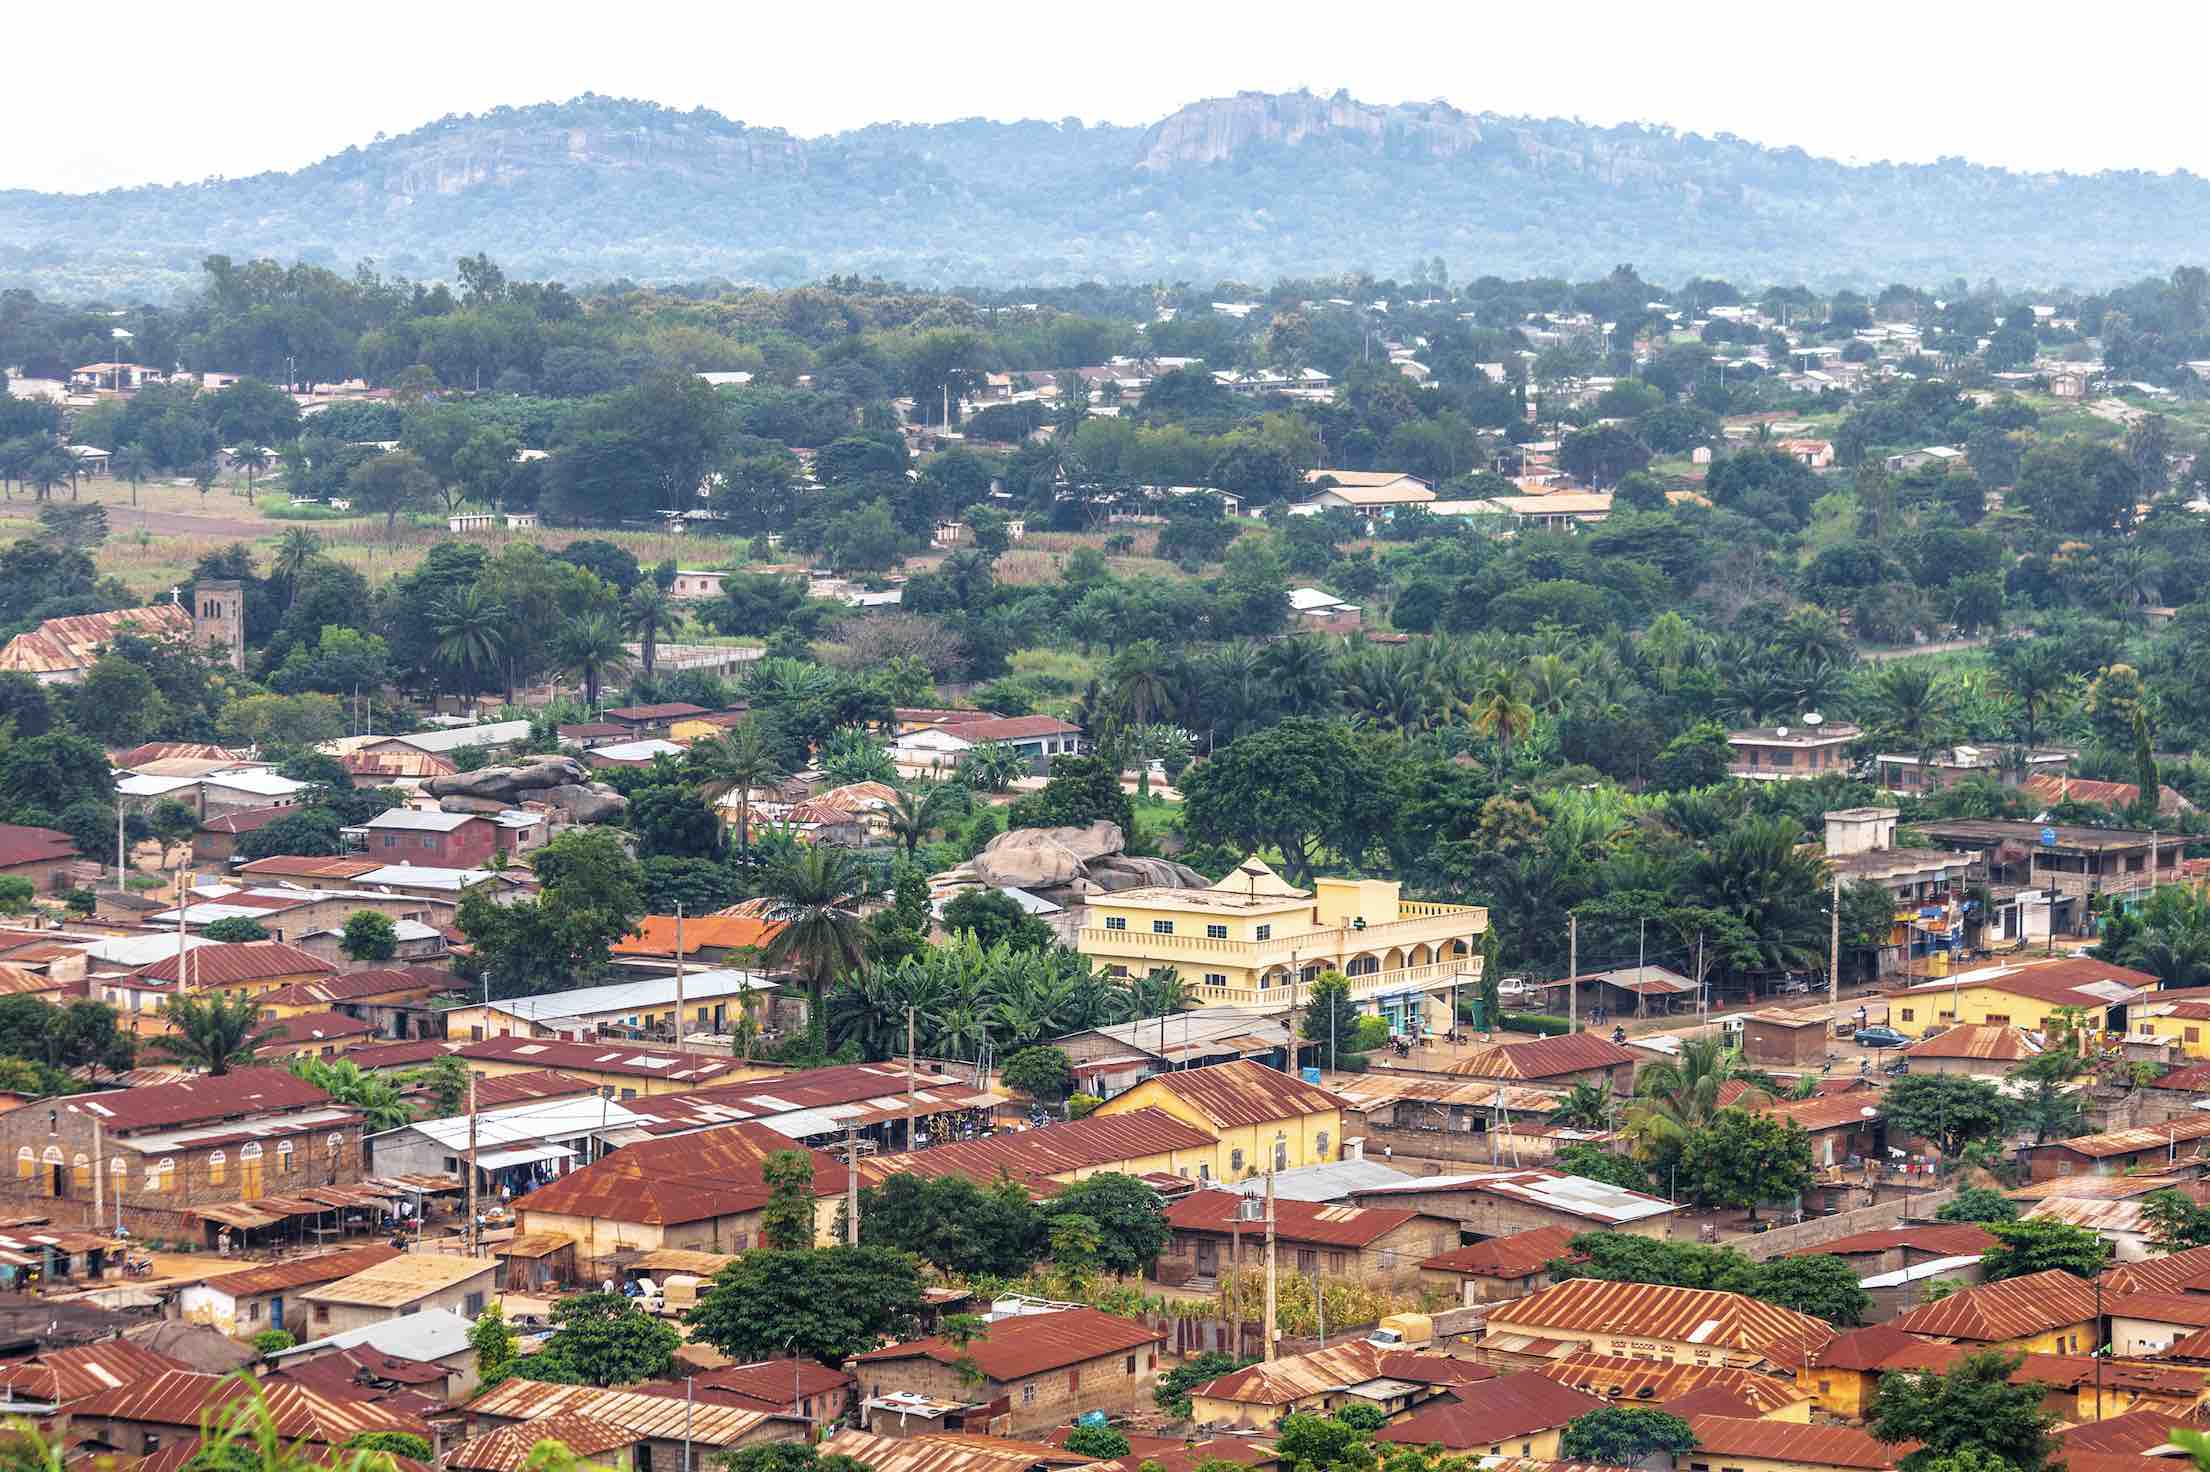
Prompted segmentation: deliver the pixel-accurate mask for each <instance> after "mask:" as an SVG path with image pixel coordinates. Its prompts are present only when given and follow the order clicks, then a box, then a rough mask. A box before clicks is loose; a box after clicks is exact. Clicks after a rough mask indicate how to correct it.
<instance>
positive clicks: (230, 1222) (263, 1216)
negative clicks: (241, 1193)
mask: <svg viewBox="0 0 2210 1472" xmlns="http://www.w3.org/2000/svg"><path fill="white" fill-rule="evenodd" d="M192 1215H194V1216H198V1217H205V1218H206V1219H207V1220H209V1221H211V1222H221V1223H222V1224H223V1225H224V1226H226V1227H239V1228H247V1227H273V1226H275V1225H276V1224H277V1223H278V1222H280V1221H282V1220H284V1218H283V1217H282V1216H281V1215H276V1214H272V1213H270V1212H266V1211H260V1210H257V1209H256V1208H254V1207H251V1206H248V1205H247V1204H246V1203H245V1202H243V1201H225V1202H223V1203H222V1204H221V1205H219V1206H195V1207H193V1208H192Z"/></svg>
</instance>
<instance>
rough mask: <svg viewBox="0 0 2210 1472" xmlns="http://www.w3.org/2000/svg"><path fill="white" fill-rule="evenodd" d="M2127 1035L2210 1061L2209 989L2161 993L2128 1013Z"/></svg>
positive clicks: (2189, 1056) (2137, 1004)
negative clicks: (2174, 1047) (2152, 1041)
mask: <svg viewBox="0 0 2210 1472" xmlns="http://www.w3.org/2000/svg"><path fill="white" fill-rule="evenodd" d="M2126 1022H2127V1028H2128V1031H2127V1036H2128V1037H2132V1038H2145V1039H2151V1040H2154V1041H2157V1042H2168V1043H2173V1044H2176V1045H2177V1051H2178V1052H2179V1053H2180V1054H2181V1055H2182V1056H2184V1057H2188V1058H2210V988H2190V989H2188V990H2186V991H2174V992H2159V993H2157V994H2156V995H2155V996H2153V997H2150V998H2149V999H2148V1000H2146V1001H2143V1002H2137V1003H2135V1004H2134V1005H2133V1006H2132V1007H2130V1008H2128V1009H2127V1012H2126Z"/></svg>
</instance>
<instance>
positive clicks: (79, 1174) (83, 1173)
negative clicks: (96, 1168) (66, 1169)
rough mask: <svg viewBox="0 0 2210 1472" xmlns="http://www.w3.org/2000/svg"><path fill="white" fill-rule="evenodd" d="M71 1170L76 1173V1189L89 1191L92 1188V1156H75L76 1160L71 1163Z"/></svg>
mask: <svg viewBox="0 0 2210 1472" xmlns="http://www.w3.org/2000/svg"><path fill="white" fill-rule="evenodd" d="M72 1170H73V1172H74V1174H75V1175H76V1179H77V1189H78V1190H80V1191H89V1190H91V1189H92V1157H91V1156H89V1155H80V1156H78V1157H77V1158H76V1160H75V1161H74V1162H73V1164H72Z"/></svg>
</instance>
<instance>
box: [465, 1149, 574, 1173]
mask: <svg viewBox="0 0 2210 1472" xmlns="http://www.w3.org/2000/svg"><path fill="white" fill-rule="evenodd" d="M574 1158H575V1151H573V1150H570V1149H569V1148H568V1147H567V1146H565V1145H522V1146H518V1147H516V1148H515V1149H512V1150H494V1151H492V1152H491V1153H490V1154H489V1155H478V1156H477V1157H476V1168H477V1169H479V1170H504V1169H506V1168H507V1167H508V1166H510V1165H534V1164H536V1163H537V1162H538V1161H540V1160H572V1159H574Z"/></svg>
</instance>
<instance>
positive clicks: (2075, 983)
mask: <svg viewBox="0 0 2210 1472" xmlns="http://www.w3.org/2000/svg"><path fill="white" fill-rule="evenodd" d="M2090 831H2093V832H2095V836H2096V837H2097V838H2098V839H2105V838H2114V837H2120V836H2122V835H2117V834H2111V833H2104V832H2101V831H2100V830H2090ZM2140 837H2141V839H2142V841H2143V842H2146V841H2147V837H2148V836H2147V835H2146V834H2143V835H2140ZM1974 987H1985V988H1987V989H1989V990H1991V991H1998V992H2004V993H2007V994H2008V995H2010V996H2014V997H2031V998H2033V999H2034V1000H2035V1001H2039V1002H2053V1003H2055V1004H2057V1005H2059V1006H2067V1007H2102V1006H2108V1005H2111V1004H2118V1005H2123V1004H2124V1003H2126V1002H2129V1001H2132V1000H2133V999H2135V998H2136V997H2138V996H2139V995H2140V994H2141V993H2143V992H2149V991H2154V990H2156V987H2157V979H2156V978H2155V977H2154V976H2152V975H2150V974H2149V973H2148V972H2146V971H2134V970H2131V969H2129V968H2127V967H2124V966H2113V965H2111V964H2110V963H2109V962H2107V961H2096V960H2092V959H2090V958H2088V957H2085V956H2073V957H2067V958H2066V959H2064V960H2061V961H2035V962H2030V963H2028V964H2025V965H2020V966H1986V967H1982V968H1981V969H1979V970H1977V971H1964V972H1959V973H1958V974H1957V975H1955V976H1952V977H1950V978H1949V979H1948V980H1947V981H1935V982H1928V983H1926V984H1925V985H1923V986H1914V987H1909V988H1906V989H1905V990H1904V991H1902V992H1899V993H1897V995H1898V996H1906V997H1910V996H1920V995H1939V996H1944V997H1946V996H1948V995H1949V994H1950V993H1951V992H1953V991H1955V990H1958V989H1960V988H1961V989H1963V990H1966V991H1970V990H1971V989H1972V988H1974Z"/></svg>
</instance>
